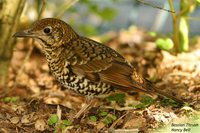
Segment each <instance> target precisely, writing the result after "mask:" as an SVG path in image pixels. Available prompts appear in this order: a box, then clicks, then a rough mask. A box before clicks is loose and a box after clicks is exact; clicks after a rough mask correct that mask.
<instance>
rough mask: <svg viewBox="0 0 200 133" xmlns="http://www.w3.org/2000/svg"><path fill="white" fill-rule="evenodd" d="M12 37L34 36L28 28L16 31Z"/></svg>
mask: <svg viewBox="0 0 200 133" xmlns="http://www.w3.org/2000/svg"><path fill="white" fill-rule="evenodd" d="M13 37H31V38H33V37H34V34H33V33H32V32H31V31H30V30H29V29H28V30H23V31H18V32H16V33H15V34H14V35H13Z"/></svg>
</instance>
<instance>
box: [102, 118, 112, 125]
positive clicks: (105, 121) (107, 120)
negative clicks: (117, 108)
mask: <svg viewBox="0 0 200 133" xmlns="http://www.w3.org/2000/svg"><path fill="white" fill-rule="evenodd" d="M103 122H104V123H105V124H106V125H109V124H112V122H113V120H112V118H111V117H106V118H105V119H104V121H103Z"/></svg>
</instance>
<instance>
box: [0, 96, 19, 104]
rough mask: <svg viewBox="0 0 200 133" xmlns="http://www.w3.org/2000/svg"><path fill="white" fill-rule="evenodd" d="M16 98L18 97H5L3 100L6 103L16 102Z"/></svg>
mask: <svg viewBox="0 0 200 133" xmlns="http://www.w3.org/2000/svg"><path fill="white" fill-rule="evenodd" d="M18 99H19V98H18V97H5V98H4V99H3V101H4V102H6V103H9V102H10V103H16V102H17V100H18Z"/></svg>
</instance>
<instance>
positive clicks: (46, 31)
mask: <svg viewBox="0 0 200 133" xmlns="http://www.w3.org/2000/svg"><path fill="white" fill-rule="evenodd" d="M51 29H52V28H51V27H49V26H48V27H45V28H44V30H43V31H44V33H45V34H49V33H51Z"/></svg>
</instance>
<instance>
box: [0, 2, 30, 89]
mask: <svg viewBox="0 0 200 133" xmlns="http://www.w3.org/2000/svg"><path fill="white" fill-rule="evenodd" d="M25 2H26V0H2V1H0V35H1V36H0V37H1V38H0V87H3V86H5V84H6V79H7V75H8V68H9V64H10V60H11V58H12V53H13V48H14V46H15V45H14V44H15V39H14V38H12V35H13V33H14V32H16V29H17V25H18V22H19V18H20V15H21V13H22V10H23V7H24V4H25Z"/></svg>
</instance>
